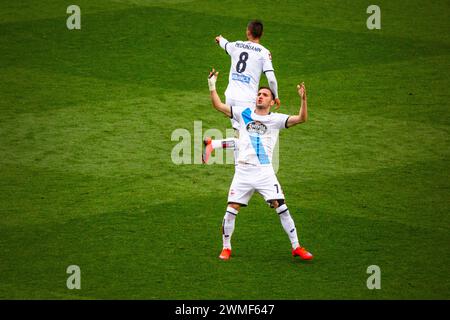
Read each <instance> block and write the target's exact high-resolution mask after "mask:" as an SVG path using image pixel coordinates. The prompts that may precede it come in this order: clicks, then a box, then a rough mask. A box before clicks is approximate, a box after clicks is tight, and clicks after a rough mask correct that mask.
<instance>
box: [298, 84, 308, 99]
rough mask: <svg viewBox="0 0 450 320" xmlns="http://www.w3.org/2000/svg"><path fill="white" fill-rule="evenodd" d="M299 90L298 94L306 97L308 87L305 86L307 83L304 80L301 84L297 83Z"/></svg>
mask: <svg viewBox="0 0 450 320" xmlns="http://www.w3.org/2000/svg"><path fill="white" fill-rule="evenodd" d="M297 91H298V95H299V96H300V97H301V98H304V97H306V87H305V83H304V82H302V83H301V84H298V85H297Z"/></svg>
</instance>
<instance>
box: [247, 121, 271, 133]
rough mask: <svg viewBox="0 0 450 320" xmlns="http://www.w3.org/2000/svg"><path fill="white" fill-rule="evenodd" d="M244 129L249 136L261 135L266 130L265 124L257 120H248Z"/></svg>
mask: <svg viewBox="0 0 450 320" xmlns="http://www.w3.org/2000/svg"><path fill="white" fill-rule="evenodd" d="M246 129H247V132H248V133H249V134H250V135H251V136H262V135H263V134H265V133H266V132H267V127H266V125H265V124H264V123H262V122H259V121H252V122H249V123H248V124H247V127H246Z"/></svg>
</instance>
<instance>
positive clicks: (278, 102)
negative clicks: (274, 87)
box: [275, 98, 281, 110]
mask: <svg viewBox="0 0 450 320" xmlns="http://www.w3.org/2000/svg"><path fill="white" fill-rule="evenodd" d="M280 106H281V101H280V99H279V98H275V110H278V109H280Z"/></svg>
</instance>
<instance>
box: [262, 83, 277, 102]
mask: <svg viewBox="0 0 450 320" xmlns="http://www.w3.org/2000/svg"><path fill="white" fill-rule="evenodd" d="M261 89H267V90H269V91H270V93H271V94H272V100H275V94H274V93H273V91H272V89H270V88H269V87H266V86H261V87H259V89H258V92H259V90H261Z"/></svg>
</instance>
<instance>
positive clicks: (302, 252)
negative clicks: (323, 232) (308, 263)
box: [292, 247, 313, 260]
mask: <svg viewBox="0 0 450 320" xmlns="http://www.w3.org/2000/svg"><path fill="white" fill-rule="evenodd" d="M292 256H293V257H297V256H299V257H300V258H302V259H303V260H312V258H313V255H312V254H311V253H309V252H308V251H306V249H305V248H303V247H297V248H295V249H292Z"/></svg>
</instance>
